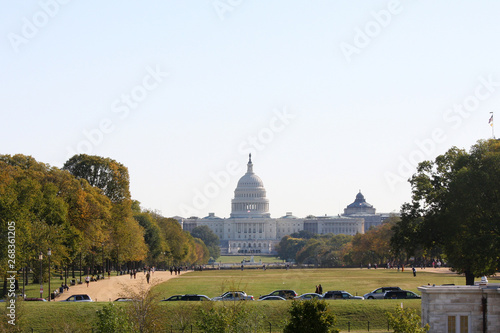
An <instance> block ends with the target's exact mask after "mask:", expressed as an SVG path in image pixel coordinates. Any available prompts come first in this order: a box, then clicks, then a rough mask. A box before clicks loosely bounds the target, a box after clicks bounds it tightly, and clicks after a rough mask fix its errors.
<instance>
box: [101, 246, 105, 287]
mask: <svg viewBox="0 0 500 333" xmlns="http://www.w3.org/2000/svg"><path fill="white" fill-rule="evenodd" d="M101 246H102V278H103V279H104V276H105V274H104V273H105V272H104V270H105V267H104V243H101Z"/></svg>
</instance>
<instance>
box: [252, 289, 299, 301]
mask: <svg viewBox="0 0 500 333" xmlns="http://www.w3.org/2000/svg"><path fill="white" fill-rule="evenodd" d="M267 296H280V297H283V298H285V299H294V298H295V297H297V296H299V294H297V293H296V292H295V290H275V291H273V292H272V293H270V294H267V295H262V296H260V297H259V299H261V298H264V297H267Z"/></svg>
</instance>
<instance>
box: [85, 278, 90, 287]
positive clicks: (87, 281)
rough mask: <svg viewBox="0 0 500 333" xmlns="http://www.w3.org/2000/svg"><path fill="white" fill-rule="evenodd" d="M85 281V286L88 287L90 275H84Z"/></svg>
mask: <svg viewBox="0 0 500 333" xmlns="http://www.w3.org/2000/svg"><path fill="white" fill-rule="evenodd" d="M85 283H86V284H87V288H88V287H89V283H90V276H88V275H87V276H86V277H85Z"/></svg>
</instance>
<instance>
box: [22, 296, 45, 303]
mask: <svg viewBox="0 0 500 333" xmlns="http://www.w3.org/2000/svg"><path fill="white" fill-rule="evenodd" d="M24 300H25V301H26V302H47V300H46V299H45V298H40V297H26V298H25V299H24Z"/></svg>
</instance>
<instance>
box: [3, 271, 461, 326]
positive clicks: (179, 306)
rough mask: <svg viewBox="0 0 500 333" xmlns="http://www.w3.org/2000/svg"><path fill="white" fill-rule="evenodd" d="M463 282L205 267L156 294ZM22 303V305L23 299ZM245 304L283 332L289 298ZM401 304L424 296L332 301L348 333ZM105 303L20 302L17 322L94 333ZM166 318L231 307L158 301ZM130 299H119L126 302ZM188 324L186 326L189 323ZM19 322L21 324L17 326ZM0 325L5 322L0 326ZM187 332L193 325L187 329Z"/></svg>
mask: <svg viewBox="0 0 500 333" xmlns="http://www.w3.org/2000/svg"><path fill="white" fill-rule="evenodd" d="M428 283H430V284H436V285H440V284H445V283H454V284H464V283H465V278H463V277H461V276H457V275H454V274H436V273H427V272H425V271H424V270H420V269H419V270H418V273H417V276H416V277H413V275H412V273H411V272H409V271H408V272H407V271H405V272H404V273H403V272H397V270H385V269H377V270H375V269H371V270H368V269H359V268H358V269H290V270H285V269H268V270H266V271H263V270H261V269H258V270H257V269H245V270H243V271H241V270H239V269H234V270H212V271H209V270H206V271H202V272H192V273H186V274H184V275H182V277H180V278H177V279H172V280H170V281H168V282H166V283H163V284H161V285H158V286H156V287H155V289H154V291H155V292H156V293H158V299H161V298H165V297H168V296H171V295H174V294H186V293H200V294H205V295H207V296H209V297H213V296H217V295H220V294H221V293H222V292H224V291H227V290H230V289H238V290H244V291H246V292H247V293H248V294H251V295H254V297H255V298H258V296H259V295H262V294H267V293H269V292H271V291H273V290H275V289H293V290H295V291H296V292H298V293H299V294H301V293H305V292H312V291H314V288H315V285H316V284H322V286H323V290H324V291H327V290H346V291H348V292H350V293H351V294H353V295H356V294H357V295H363V294H364V293H367V292H370V291H372V290H373V289H375V288H377V287H381V286H399V287H401V288H404V289H409V290H412V291H415V292H418V290H417V287H418V286H420V285H427V284H428ZM23 303H24V304H23ZM202 303H203V304H202ZM238 303H240V304H241V305H234V306H245V307H246V308H245V311H246V313H248V316H249V317H250V318H251V319H252V322H253V323H255V325H256V326H255V331H257V332H269V325H270V324H271V326H272V331H273V332H280V331H281V330H282V327H283V325H284V322H285V320H286V318H287V309H288V307H289V306H290V303H291V302H290V301H287V302H243V303H245V304H242V302H238ZM401 303H403V306H404V307H410V308H414V309H417V311H418V313H420V300H365V301H359V300H347V301H346V300H329V301H328V304H329V308H330V310H331V311H332V312H333V313H335V314H336V316H337V320H338V327H339V328H340V329H341V330H342V332H347V325H348V323H350V329H351V332H366V331H367V328H368V322H369V323H370V332H387V321H386V319H385V312H387V311H391V310H393V309H394V308H395V307H396V306H400V305H401ZM104 304H105V303H70V304H66V303H60V302H51V303H41V302H18V319H19V321H18V324H19V325H21V326H22V328H23V329H25V330H26V331H30V329H31V328H33V329H34V332H37V330H40V331H41V329H47V328H48V329H51V328H54V332H62V331H63V329H65V330H66V331H71V332H90V330H91V328H92V325H93V323H94V321H95V315H96V314H95V313H96V310H98V309H101V308H102V306H103V305H104ZM158 304H159V306H160V309H161V311H162V313H163V315H162V317H163V318H164V322H163V323H162V325H163V327H162V329H161V330H160V331H170V329H174V332H180V331H175V329H176V328H177V329H178V328H179V327H180V326H179V325H181V323H183V324H184V326H185V327H187V326H189V325H193V328H195V325H194V324H195V322H194V320H195V317H196V316H195V315H196V313H197V311H198V310H199V309H200V308H201V307H204V306H216V307H218V306H232V305H227V304H226V305H224V304H222V302H221V303H219V302H217V303H212V302H189V303H185V302H159V303H158ZM128 305H129V304H124V303H122V304H117V305H116V306H119V307H123V306H128ZM186 325H187V326H186ZM18 327H19V326H18ZM0 329H1V327H0ZM187 332H189V330H188V331H187Z"/></svg>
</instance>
